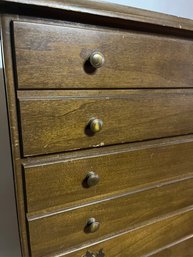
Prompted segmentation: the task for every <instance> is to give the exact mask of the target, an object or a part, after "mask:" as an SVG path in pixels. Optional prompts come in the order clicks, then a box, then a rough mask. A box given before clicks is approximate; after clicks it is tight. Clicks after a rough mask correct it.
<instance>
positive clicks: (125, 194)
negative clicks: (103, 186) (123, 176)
mask: <svg viewBox="0 0 193 257" xmlns="http://www.w3.org/2000/svg"><path fill="white" fill-rule="evenodd" d="M191 179H193V173H191V174H189V175H186V176H181V177H180V178H176V179H173V180H171V179H170V180H168V181H164V182H160V183H156V182H155V183H152V184H151V185H149V186H146V187H144V188H140V189H136V190H133V191H126V192H123V193H119V194H115V195H112V196H111V197H105V198H103V199H100V200H95V201H88V202H87V203H82V204H79V205H75V206H71V207H67V208H61V209H58V210H54V211H50V212H44V211H42V212H38V213H36V214H31V215H30V214H27V215H26V217H27V220H28V222H30V221H34V220H39V219H44V218H47V217H50V216H55V215H58V214H62V213H65V212H68V211H73V210H76V209H79V208H84V207H87V206H90V205H95V204H100V203H103V202H106V201H110V200H115V199H119V198H122V197H128V196H130V195H133V194H136V193H141V192H145V191H148V190H151V189H155V188H160V187H164V186H168V185H172V184H177V183H179V182H183V181H186V180H191Z"/></svg>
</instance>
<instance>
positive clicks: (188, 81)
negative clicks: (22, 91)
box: [14, 21, 193, 88]
mask: <svg viewBox="0 0 193 257" xmlns="http://www.w3.org/2000/svg"><path fill="white" fill-rule="evenodd" d="M14 42H15V55H16V65H17V75H18V87H19V88H147V87H151V88H156V87H157V88H160V87H192V84H193V73H192V62H193V43H192V40H183V39H177V38H170V37H169V36H156V35H153V34H147V33H139V32H137V33H135V32H128V31H121V30H115V29H114V30H110V29H105V28H104V29H98V28H89V26H87V27H84V26H82V27H78V26H77V27H76V28H75V27H73V26H69V25H64V26H62V25H61V24H60V25H49V24H48V25H45V24H38V23H30V22H29V23H28V22H18V21H15V22H14ZM95 51H99V52H100V53H102V54H103V55H104V58H105V62H104V65H103V66H102V67H101V68H99V69H94V68H92V66H91V65H90V64H89V63H90V62H89V61H88V59H89V58H90V56H91V54H92V53H93V52H95ZM92 63H93V62H92Z"/></svg>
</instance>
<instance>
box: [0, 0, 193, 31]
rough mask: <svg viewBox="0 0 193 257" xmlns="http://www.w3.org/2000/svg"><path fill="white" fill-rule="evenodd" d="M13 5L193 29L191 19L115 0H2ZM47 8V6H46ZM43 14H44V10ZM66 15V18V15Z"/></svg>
mask: <svg viewBox="0 0 193 257" xmlns="http://www.w3.org/2000/svg"><path fill="white" fill-rule="evenodd" d="M13 4H16V6H18V7H20V8H23V9H24V7H26V6H27V7H28V8H31V12H32V13H34V15H35V13H36V12H35V11H37V8H36V9H33V8H32V7H39V9H40V10H46V13H48V15H49V14H50V13H49V10H52V9H53V10H54V11H55V12H56V13H57V12H58V13H60V10H62V11H66V12H65V14H68V13H71V12H72V13H74V15H76V16H80V15H81V14H83V16H85V17H86V19H87V20H89V18H91V17H90V16H93V17H94V19H96V18H98V17H100V18H101V19H100V21H101V23H102V24H103V22H104V20H105V19H106V18H109V19H110V20H111V22H113V21H114V23H115V24H122V23H126V24H129V25H130V26H132V25H135V26H136V25H138V27H140V28H141V29H144V28H146V29H148V28H149V27H154V26H155V25H156V26H155V30H159V27H160V28H161V30H162V31H163V32H166V31H168V28H169V29H170V30H169V32H170V33H172V30H171V29H173V28H174V29H175V30H174V33H177V32H181V31H188V30H189V31H192V30H193V21H192V20H190V19H184V18H181V17H175V16H172V15H167V14H162V13H156V12H151V11H147V10H141V9H137V8H133V7H126V6H121V5H117V4H112V3H105V2H102V1H90V0H84V2H83V1H81V0H73V1H72V0H65V1H61V0H1V1H0V5H1V6H4V5H5V6H8V7H9V8H10V9H11V7H12V5H13ZM42 8H44V9H42ZM42 15H43V13H42ZM64 18H65V17H64Z"/></svg>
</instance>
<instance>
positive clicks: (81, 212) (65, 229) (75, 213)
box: [28, 178, 193, 256]
mask: <svg viewBox="0 0 193 257" xmlns="http://www.w3.org/2000/svg"><path fill="white" fill-rule="evenodd" d="M192 195H193V179H192V178H191V179H190V178H189V179H186V180H183V181H178V182H172V183H171V184H165V185H161V184H159V185H157V186H156V187H154V188H149V189H146V190H144V191H142V190H141V191H140V190H139V192H137V193H134V194H127V195H126V194H125V195H122V196H119V197H118V196H117V197H114V199H113V198H111V200H110V201H109V200H107V201H103V202H101V203H95V204H91V205H87V206H82V207H74V209H73V208H71V209H69V210H67V209H66V210H64V212H63V211H62V210H60V211H59V212H58V214H56V213H51V214H50V215H49V214H48V213H43V214H42V216H28V221H29V234H30V243H31V251H32V255H33V256H43V255H46V254H48V253H52V252H55V251H57V250H58V249H61V248H64V249H68V248H71V247H74V246H77V245H79V244H83V243H86V242H88V241H89V240H94V239H95V240H96V239H99V238H100V237H102V236H106V235H109V234H114V233H115V232H118V231H122V230H125V229H128V228H129V227H132V226H134V225H137V224H139V223H141V222H145V221H147V220H149V219H151V218H155V217H158V216H161V215H165V214H167V213H170V212H173V211H176V210H178V209H181V208H184V207H187V206H189V205H193V198H192ZM115 207H116V209H115ZM90 218H94V219H95V221H96V223H94V225H93V226H94V227H95V228H96V227H98V223H97V222H99V224H100V228H99V229H98V230H97V231H96V232H95V233H88V232H89V230H88V227H87V226H86V224H87V222H88V221H89V219H90ZM85 226H86V227H85ZM89 229H90V227H89Z"/></svg>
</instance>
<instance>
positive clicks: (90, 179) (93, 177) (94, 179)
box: [86, 171, 100, 187]
mask: <svg viewBox="0 0 193 257" xmlns="http://www.w3.org/2000/svg"><path fill="white" fill-rule="evenodd" d="M99 180H100V178H99V175H97V174H96V173H95V172H93V171H90V172H89V173H88V174H87V176H86V184H87V186H88V187H92V186H95V185H97V184H98V182H99Z"/></svg>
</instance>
